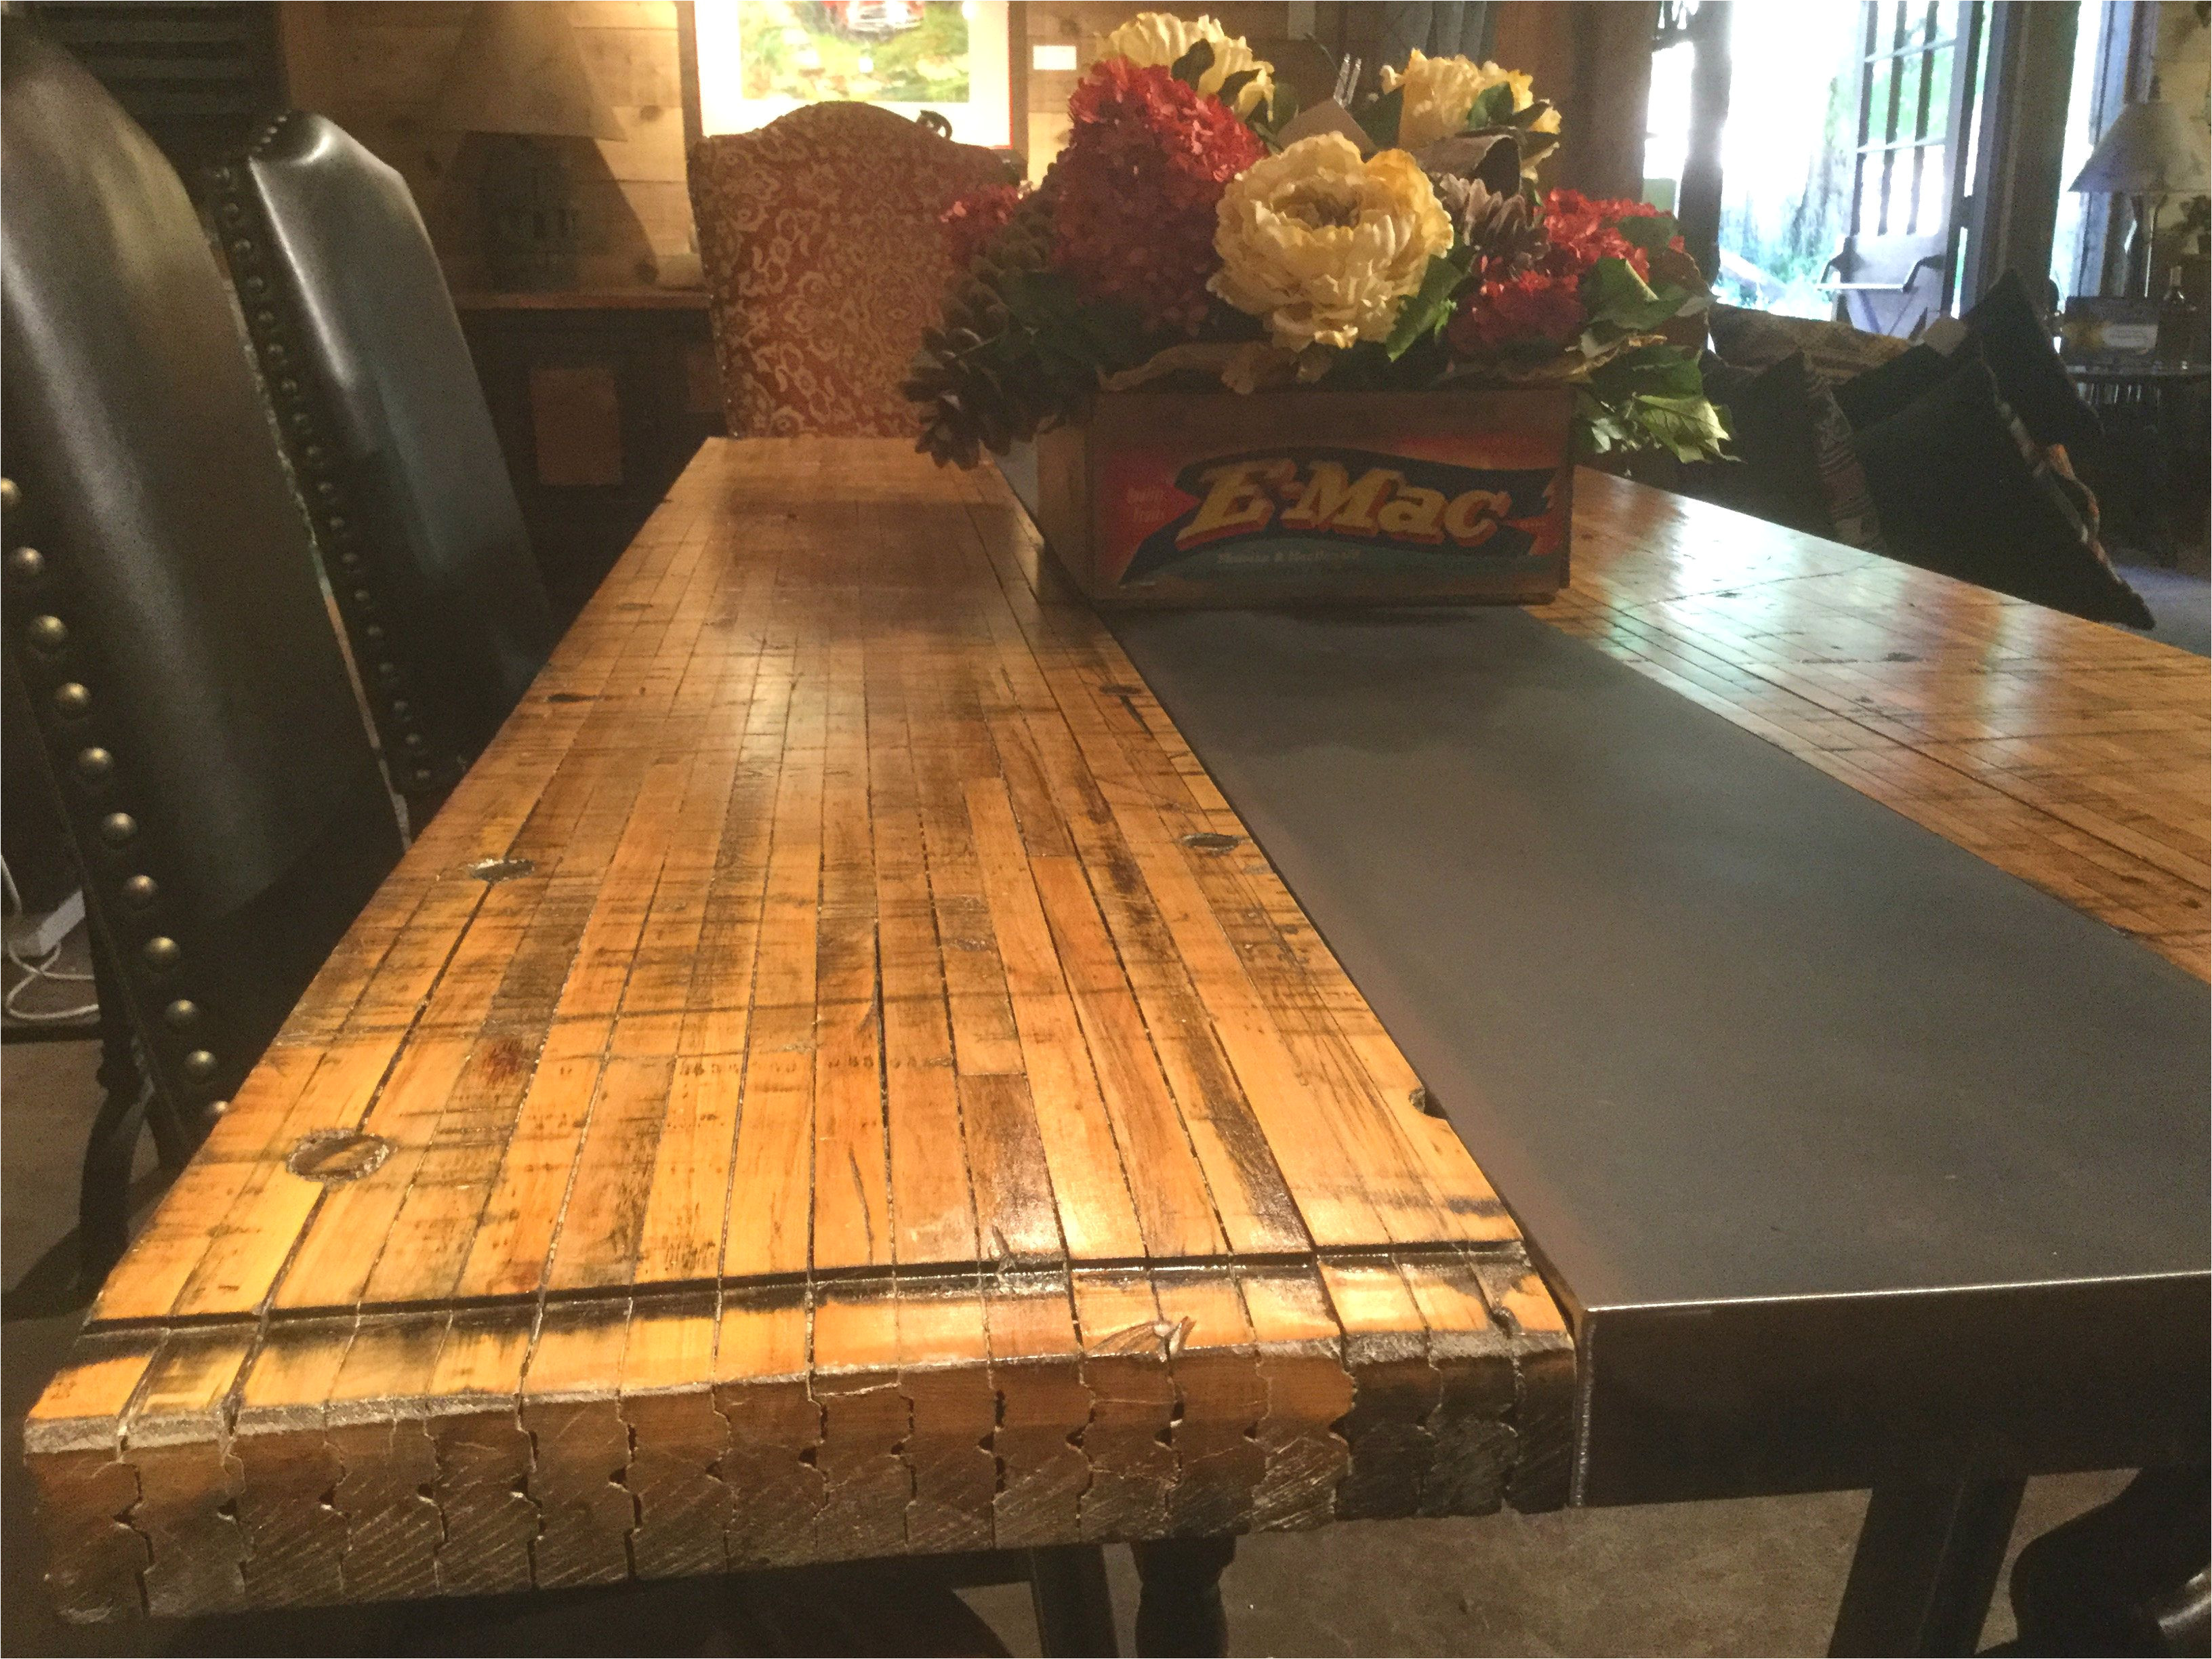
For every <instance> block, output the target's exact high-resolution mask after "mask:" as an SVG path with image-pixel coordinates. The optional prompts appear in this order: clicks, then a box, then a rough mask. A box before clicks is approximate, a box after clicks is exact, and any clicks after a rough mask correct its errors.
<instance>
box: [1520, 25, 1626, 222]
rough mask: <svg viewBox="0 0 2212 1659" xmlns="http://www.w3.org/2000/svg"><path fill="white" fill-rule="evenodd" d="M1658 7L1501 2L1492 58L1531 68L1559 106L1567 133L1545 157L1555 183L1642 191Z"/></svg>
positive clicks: (1598, 192)
mask: <svg viewBox="0 0 2212 1659" xmlns="http://www.w3.org/2000/svg"><path fill="white" fill-rule="evenodd" d="M1658 12H1659V8H1658V6H1657V5H1656V3H1653V0H1618V3H1613V4H1604V5H1596V4H1589V3H1578V0H1508V3H1506V4H1504V5H1501V6H1499V7H1498V24H1497V28H1496V31H1495V33H1494V35H1493V37H1492V48H1491V56H1492V57H1493V58H1496V59H1497V60H1498V62H1499V63H1501V64H1504V65H1505V66H1506V67H1507V68H1509V69H1517V70H1528V73H1529V74H1531V75H1533V76H1535V77H1536V94H1537V96H1539V97H1541V98H1548V99H1550V100H1552V102H1553V103H1554V104H1557V105H1558V106H1559V118H1560V120H1561V122H1562V123H1563V125H1564V129H1565V137H1563V138H1562V139H1561V140H1560V143H1559V149H1558V150H1557V151H1555V152H1554V153H1553V156H1552V159H1551V160H1550V161H1547V162H1545V164H1544V173H1543V183H1544V185H1545V186H1546V188H1547V189H1552V188H1557V189H1564V190H1579V191H1583V192H1584V193H1585V194H1586V195H1590V196H1626V197H1632V198H1641V197H1642V196H1643V194H1644V119H1645V116H1646V112H1647V107H1648V106H1649V104H1650V96H1651V31H1652V28H1653V26H1654V24H1655V23H1656V21H1657V18H1658Z"/></svg>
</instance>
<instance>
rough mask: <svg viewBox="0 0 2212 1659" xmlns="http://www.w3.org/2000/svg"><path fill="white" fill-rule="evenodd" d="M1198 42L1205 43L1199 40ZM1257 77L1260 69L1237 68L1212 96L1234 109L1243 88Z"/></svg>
mask: <svg viewBox="0 0 2212 1659" xmlns="http://www.w3.org/2000/svg"><path fill="white" fill-rule="evenodd" d="M1204 44H1205V43H1204V42H1203V41H1201V42H1200V45H1204ZM1259 78H1260V71H1259V70H1255V69H1248V70H1237V73H1236V74H1234V75H1232V76H1230V77H1229V78H1228V79H1227V80H1225V81H1224V82H1222V83H1221V90H1220V91H1219V92H1218V93H1216V94H1214V96H1215V97H1217V98H1218V99H1220V100H1221V101H1222V102H1223V103H1225V104H1226V105H1228V106H1229V107H1230V108H1231V109H1235V108H1236V107H1237V99H1238V98H1240V97H1241V96H1243V92H1244V88H1247V87H1249V86H1250V85H1251V84H1252V83H1253V82H1255V81H1256V80H1258V79H1259ZM1192 84H1194V85H1195V84H1196V82H1193V83H1192Z"/></svg>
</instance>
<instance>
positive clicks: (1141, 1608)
mask: <svg viewBox="0 0 2212 1659" xmlns="http://www.w3.org/2000/svg"><path fill="white" fill-rule="evenodd" d="M1130 1548H1131V1549H1132V1550H1133V1552H1134V1553H1135V1554H1136V1557H1137V1577H1138V1578H1139V1579H1140V1580H1141V1581H1142V1582H1143V1584H1144V1593H1143V1595H1141V1596H1139V1598H1138V1601H1137V1651H1138V1653H1139V1654H1140V1655H1146V1656H1155V1655H1157V1656H1161V1659H1167V1656H1170V1655H1172V1656H1183V1655H1220V1654H1225V1653H1227V1652H1228V1651H1229V1616H1228V1614H1227V1613H1225V1612H1224V1611H1223V1609H1222V1606H1221V1573H1222V1570H1223V1569H1224V1568H1225V1567H1226V1566H1227V1565H1229V1564H1230V1562H1231V1560H1232V1559H1235V1557H1236V1554H1237V1541H1236V1540H1235V1539H1234V1538H1169V1539H1163V1540H1162V1541H1159V1542H1158V1543H1152V1544H1133V1545H1131V1546H1130Z"/></svg>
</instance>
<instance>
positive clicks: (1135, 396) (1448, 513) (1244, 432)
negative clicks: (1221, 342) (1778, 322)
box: [1008, 389, 1574, 607]
mask: <svg viewBox="0 0 2212 1659" xmlns="http://www.w3.org/2000/svg"><path fill="white" fill-rule="evenodd" d="M1572 415H1573V400H1572V394H1571V392H1566V391H1565V390H1560V389H1544V390H1532V391H1501V392H1276V393H1265V394H1260V395H1255V396H1251V397H1239V396H1237V395H1235V394H1233V393H1229V392H1214V393H1182V392H1121V393H1110V394H1107V395H1103V396H1101V397H1099V398H1097V399H1096V400H1095V402H1094V403H1093V404H1092V405H1091V409H1090V410H1089V411H1088V412H1087V414H1086V415H1085V417H1084V418H1083V419H1081V420H1080V421H1078V422H1071V423H1070V424H1068V425H1066V426H1062V427H1059V428H1054V430H1052V431H1050V432H1048V433H1045V434H1044V435H1042V436H1041V437H1040V438H1039V439H1038V440H1037V443H1036V457H1035V460H1036V483H1035V487H1034V494H1033V495H1032V496H1030V500H1029V505H1030V510H1031V511H1032V512H1033V513H1035V514H1036V520H1037V526H1038V528H1039V529H1041V530H1042V532H1044V536H1045V538H1046V540H1047V541H1048V542H1049V543H1050V544H1051V545H1052V548H1053V550H1054V554H1055V555H1056V556H1058V558H1059V559H1060V562H1061V563H1062V564H1063V565H1065V566H1066V568H1067V570H1068V572H1069V574H1071V575H1072V576H1073V578H1074V579H1075V581H1076V583H1077V584H1078V586H1080V587H1081V588H1082V589H1083V591H1084V592H1085V594H1086V595H1088V596H1089V598H1090V599H1091V600H1092V601H1093V602H1094V603H1095V604H1098V605H1116V606H1118V605H1157V606H1166V607H1188V606H1201V605H1222V606H1234V605H1279V604H1290V603H1299V602H1313V601H1328V602H1348V603H1358V604H1391V605H1403V604H1443V603H1449V604H1483V603H1493V604H1495V603H1508V604H1525V603H1528V602H1529V601H1532V600H1543V599H1550V598H1551V597H1552V596H1553V594H1554V593H1556V592H1559V589H1560V588H1561V587H1562V586H1565V583H1566V580H1567V540H1568V526H1569V521H1570V515H1571V509H1572V500H1571V497H1572V494H1573V484H1574V465H1573V460H1572V454H1571V419H1572ZM1019 470H1020V469H1019V468H1018V466H1010V467H1009V469H1008V471H1009V473H1010V475H1013V474H1015V473H1017V472H1018V471H1019ZM1024 493H1025V494H1028V492H1024Z"/></svg>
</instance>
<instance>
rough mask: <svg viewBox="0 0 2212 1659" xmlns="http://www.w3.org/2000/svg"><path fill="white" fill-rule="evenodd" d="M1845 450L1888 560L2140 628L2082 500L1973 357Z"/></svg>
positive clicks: (2137, 612)
mask: <svg viewBox="0 0 2212 1659" xmlns="http://www.w3.org/2000/svg"><path fill="white" fill-rule="evenodd" d="M1856 442H1857V450H1858V456H1859V461H1860V464H1861V465H1863V467H1864V468H1865V471H1866V477H1867V483H1868V486H1869V490H1870V492H1871V493H1872V495H1873V497H1874V500H1875V503H1876V505H1877V506H1878V507H1879V508H1880V510H1881V521H1882V530H1883V534H1884V538H1885V539H1886V541H1887V549H1886V550H1887V552H1889V553H1890V554H1892V555H1893V556H1895V557H1898V558H1901V559H1904V560H1906V561H1907V562H1911V563H1913V564H1917V565H1920V566H1922V567H1923V568H1927V569H1929V570H1937V571H1941V572H1942V573H1943V574H1946V575H1950V576H1956V577H1959V578H1960V580H1965V581H1970V582H1974V583H1977V584H1978V585H1979V586H1984V587H1988V588H1994V589H1995V590H1996V591H1997V592H2001V593H2010V594H2012V595H2014V596H2015V598H2019V599H2029V600H2033V602H2034V603H2036V604H2038V605H2050V606H2051V607H2052V608H2053V609H2055V610H2059V611H2072V612H2073V613H2074V614H2075V616H2077V617H2087V618H2089V620H2091V621H2092V622H2113V623H2125V624H2126V625H2128V626H2129V627H2130V628H2148V627H2150V626H2152V617H2151V614H2150V610H2149V607H2148V606H2147V605H2144V604H2143V602H2142V597H2141V596H2140V595H2139V594H2137V593H2136V591H2135V590H2134V589H2133V588H2131V587H2130V586H2128V585H2127V583H2126V582H2125V581H2124V580H2122V579H2121V578H2120V576H2119V574H2118V572H2116V571H2115V570H2113V568H2112V564H2111V562H2110V561H2109V560H2107V559H2106V556H2105V550H2104V548H2103V546H2102V545H2101V544H2100V543H2099V541H2098V538H2097V524H2096V517H2095V501H2094V497H2093V496H2091V495H2089V494H2088V492H2087V491H2086V490H2084V489H2081V485H2080V484H2079V483H2075V481H2074V480H2073V478H2072V477H2071V473H2070V470H2067V469H2063V468H2062V466H2061V465H2057V463H2056V461H2055V459H2054V457H2053V455H2052V454H2051V451H2050V449H2049V448H2048V447H2046V446H2045V445H2042V444H2039V443H2038V442H2037V441H2036V439H2035V437H2034V436H2033V434H2031V433H2030V432H2029V431H2028V430H2027V427H2026V426H2025V425H2024V424H2023V423H2022V422H2021V420H2020V419H2019V417H2018V416H2015V414H2014V412H2013V410H2011V408H2010V407H2009V406H2008V404H2006V403H2005V401H2004V400H2003V399H2002V398H2000V397H1999V396H1998V395H1997V386H1996V379H1995V377H1994V376H1992V375H1991V374H1990V369H1989V367H1988V365H1987V364H1985V363H1984V362H1981V361H1980V359H1979V358H1974V359H1972V360H1970V361H1968V362H1966V363H1964V364H1963V365H1962V366H1961V367H1960V368H1959V369H1958V371H1957V372H1956V373H1954V374H1949V375H1947V376H1946V377H1945V378H1944V379H1943V380H1942V381H1941V382H1940V383H1939V384H1937V385H1936V386H1934V387H1932V388H1931V389H1930V390H1929V391H1928V392H1925V393H1923V395H1922V396H1921V397H1919V398H1917V399H1915V400H1914V402H1913V403H1912V404H1911V406H1910V407H1909V408H1906V409H1905V410H1900V411H1899V413H1897V414H1895V415H1893V416H1890V417H1889V418H1888V419H1887V420H1884V421H1877V422H1875V423H1874V424H1873V425H1872V426H1869V427H1868V428H1865V429H1863V430H1862V431H1861V432H1859V433H1858V434H1857V439H1856ZM2059 453H2060V455H2062V456H2063V453H2064V452H2063V450H2061V451H2060V452H2059Z"/></svg>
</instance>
